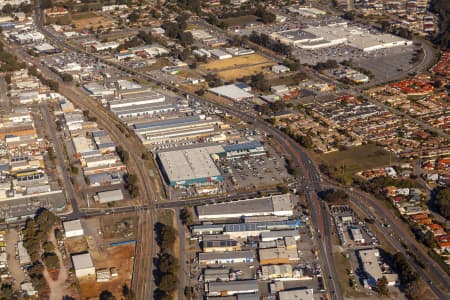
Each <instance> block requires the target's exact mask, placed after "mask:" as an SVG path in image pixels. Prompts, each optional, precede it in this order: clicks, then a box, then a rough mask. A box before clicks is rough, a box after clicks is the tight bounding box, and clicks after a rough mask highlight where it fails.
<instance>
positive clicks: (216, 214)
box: [196, 194, 293, 220]
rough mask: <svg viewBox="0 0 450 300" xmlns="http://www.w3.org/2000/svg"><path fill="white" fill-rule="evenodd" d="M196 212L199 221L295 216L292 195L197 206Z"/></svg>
mask: <svg viewBox="0 0 450 300" xmlns="http://www.w3.org/2000/svg"><path fill="white" fill-rule="evenodd" d="M196 210H197V215H198V218H199V220H215V219H229V218H240V217H249V216H292V215H293V212H292V199H291V195H290V194H283V195H273V196H267V197H260V198H254V199H246V200H240V201H237V202H232V203H218V204H213V205H203V206H197V207H196Z"/></svg>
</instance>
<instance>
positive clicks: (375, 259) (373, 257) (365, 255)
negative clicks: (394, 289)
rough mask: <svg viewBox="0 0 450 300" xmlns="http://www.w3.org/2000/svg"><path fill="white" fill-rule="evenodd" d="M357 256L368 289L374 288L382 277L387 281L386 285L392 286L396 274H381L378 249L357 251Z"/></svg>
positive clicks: (395, 279)
mask: <svg viewBox="0 0 450 300" xmlns="http://www.w3.org/2000/svg"><path fill="white" fill-rule="evenodd" d="M358 256H359V259H360V261H361V265H362V269H363V270H364V272H365V273H366V275H367V284H368V285H369V286H370V287H376V286H377V281H378V279H380V278H382V277H383V276H385V277H386V279H387V280H388V285H390V286H392V285H394V284H395V283H396V282H397V280H398V276H397V274H386V273H383V272H382V270H381V267H380V261H379V259H380V252H379V251H378V249H367V250H359V251H358Z"/></svg>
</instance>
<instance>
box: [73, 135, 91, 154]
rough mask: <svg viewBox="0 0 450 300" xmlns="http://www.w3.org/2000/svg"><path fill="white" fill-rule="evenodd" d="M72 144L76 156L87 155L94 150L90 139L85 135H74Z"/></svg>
mask: <svg viewBox="0 0 450 300" xmlns="http://www.w3.org/2000/svg"><path fill="white" fill-rule="evenodd" d="M72 143H73V146H74V147H75V152H76V153H77V156H78V157H81V156H86V155H89V154H90V153H93V152H94V151H96V149H95V146H94V144H93V143H92V140H91V139H88V138H87V137H85V136H76V137H73V138H72Z"/></svg>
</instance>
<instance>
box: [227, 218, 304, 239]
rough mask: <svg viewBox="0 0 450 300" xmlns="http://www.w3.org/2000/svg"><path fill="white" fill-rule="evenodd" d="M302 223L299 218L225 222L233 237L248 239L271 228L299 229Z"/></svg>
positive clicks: (229, 233)
mask: <svg viewBox="0 0 450 300" xmlns="http://www.w3.org/2000/svg"><path fill="white" fill-rule="evenodd" d="M300 225H301V222H300V221H299V220H292V221H280V222H262V223H235V224H224V232H225V233H226V234H228V235H229V236H230V238H232V239H238V238H241V239H246V238H248V237H250V236H259V235H260V234H261V233H262V232H268V231H271V230H285V229H298V228H299V227H300Z"/></svg>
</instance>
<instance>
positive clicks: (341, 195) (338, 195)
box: [319, 189, 348, 202]
mask: <svg viewBox="0 0 450 300" xmlns="http://www.w3.org/2000/svg"><path fill="white" fill-rule="evenodd" d="M319 195H320V197H321V198H322V199H323V200H324V201H326V202H336V201H342V200H344V201H345V200H348V194H347V193H346V192H344V191H342V190H335V189H329V190H326V191H323V192H320V193H319Z"/></svg>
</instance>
